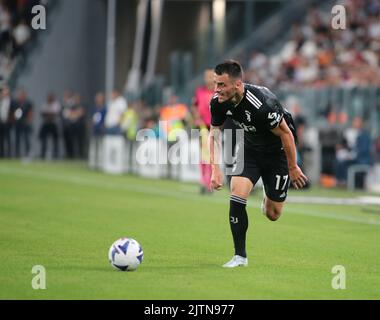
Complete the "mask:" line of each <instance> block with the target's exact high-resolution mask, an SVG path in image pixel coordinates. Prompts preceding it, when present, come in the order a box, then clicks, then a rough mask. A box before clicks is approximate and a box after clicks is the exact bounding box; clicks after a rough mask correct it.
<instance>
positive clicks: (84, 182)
mask: <svg viewBox="0 0 380 320" xmlns="http://www.w3.org/2000/svg"><path fill="white" fill-rule="evenodd" d="M0 174H6V175H18V176H21V177H26V176H28V177H33V178H37V179H42V180H48V181H54V182H64V183H71V184H75V185H79V186H86V187H96V188H105V189H113V190H119V191H120V190H127V191H134V192H139V193H144V194H150V195H154V196H165V197H171V198H175V199H189V200H194V201H197V202H199V201H202V202H213V203H215V204H228V202H229V198H228V197H226V199H222V198H219V197H201V196H198V195H196V194H192V193H184V192H178V191H174V190H167V189H166V190H165V189H162V188H161V189H159V188H153V187H148V186H142V185H136V184H134V185H133V186H131V185H127V184H118V183H112V182H106V181H94V180H92V179H85V178H79V177H74V176H68V175H60V174H52V173H41V172H31V171H28V170H20V169H14V168H7V167H0ZM308 203H310V201H308ZM248 206H249V207H252V208H258V206H257V204H253V203H250V202H249V203H248ZM287 213H294V214H300V215H305V216H313V217H317V218H326V219H333V220H339V221H345V222H352V223H360V224H367V225H374V226H380V221H376V220H367V219H361V218H358V217H353V216H348V215H339V214H336V213H331V212H323V213H321V212H312V211H310V210H308V211H305V210H301V209H297V208H294V207H292V208H291V209H290V210H289V211H287Z"/></svg>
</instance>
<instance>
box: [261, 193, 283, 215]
mask: <svg viewBox="0 0 380 320" xmlns="http://www.w3.org/2000/svg"><path fill="white" fill-rule="evenodd" d="M283 208H284V202H277V201H273V200H271V199H269V198H268V196H266V197H265V199H264V200H263V211H264V213H265V215H266V216H267V218H268V219H269V220H270V221H277V220H278V219H279V218H280V216H281V213H282V209H283Z"/></svg>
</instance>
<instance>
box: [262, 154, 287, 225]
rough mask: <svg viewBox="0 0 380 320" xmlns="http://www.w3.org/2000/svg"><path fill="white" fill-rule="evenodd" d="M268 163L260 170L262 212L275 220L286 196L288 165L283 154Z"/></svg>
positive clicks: (279, 214) (279, 213)
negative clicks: (262, 185) (262, 186)
mask: <svg viewBox="0 0 380 320" xmlns="http://www.w3.org/2000/svg"><path fill="white" fill-rule="evenodd" d="M268 163H269V165H268V166H266V168H265V170H264V169H263V170H262V172H264V174H263V175H262V180H263V184H264V199H263V205H262V209H263V213H264V214H265V215H266V216H267V218H268V219H269V220H271V221H277V220H278V219H279V218H280V216H281V213H282V210H283V208H284V203H285V200H286V197H287V196H288V189H289V184H290V178H289V171H288V165H287V160H286V157H285V155H283V154H281V156H279V157H277V158H276V159H273V161H268Z"/></svg>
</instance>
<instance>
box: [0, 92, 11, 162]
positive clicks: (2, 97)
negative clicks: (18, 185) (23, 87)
mask: <svg viewBox="0 0 380 320" xmlns="http://www.w3.org/2000/svg"><path fill="white" fill-rule="evenodd" d="M11 110H12V98H11V94H10V91H9V88H8V87H6V86H5V87H3V88H2V89H1V88H0V158H3V157H5V158H9V157H11V125H12V121H11V116H12V112H11Z"/></svg>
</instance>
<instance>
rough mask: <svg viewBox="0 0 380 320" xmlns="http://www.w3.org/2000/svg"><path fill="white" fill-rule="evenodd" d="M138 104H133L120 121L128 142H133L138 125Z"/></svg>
mask: <svg viewBox="0 0 380 320" xmlns="http://www.w3.org/2000/svg"><path fill="white" fill-rule="evenodd" d="M139 104H141V102H135V103H133V104H131V106H130V107H129V108H128V109H127V111H125V112H124V114H123V118H122V120H121V128H122V131H123V132H124V134H125V137H126V138H127V140H128V141H131V142H133V141H135V140H136V134H137V129H138V125H139V114H138V111H139Z"/></svg>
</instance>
